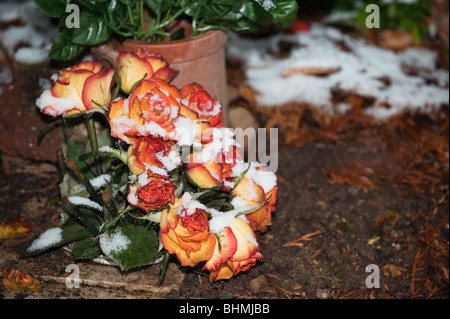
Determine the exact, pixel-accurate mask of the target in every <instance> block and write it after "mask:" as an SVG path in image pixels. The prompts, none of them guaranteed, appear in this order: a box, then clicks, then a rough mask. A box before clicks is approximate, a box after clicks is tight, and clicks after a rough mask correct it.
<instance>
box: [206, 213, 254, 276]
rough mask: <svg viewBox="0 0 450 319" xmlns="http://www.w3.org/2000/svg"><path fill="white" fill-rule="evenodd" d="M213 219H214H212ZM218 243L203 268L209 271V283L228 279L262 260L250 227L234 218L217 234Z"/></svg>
mask: <svg viewBox="0 0 450 319" xmlns="http://www.w3.org/2000/svg"><path fill="white" fill-rule="evenodd" d="M213 218H214V217H213ZM219 238H220V243H219V242H218V243H217V244H216V246H215V248H214V254H213V256H212V257H211V259H209V260H208V262H207V263H206V264H205V266H204V267H203V270H209V271H210V275H209V280H210V281H211V282H214V281H217V280H222V279H230V278H231V277H232V276H235V275H237V274H238V273H239V272H241V271H246V270H247V269H249V268H250V267H251V266H253V265H255V264H256V262H257V261H258V260H260V259H262V257H263V256H262V255H261V254H260V252H259V248H258V243H257V242H256V236H255V233H254V232H253V230H252V229H251V228H250V226H249V225H248V224H247V223H246V222H245V221H244V220H242V219H240V218H236V217H235V218H234V219H233V220H232V221H231V223H230V225H229V226H228V227H225V228H224V229H223V230H222V231H221V232H220V234H219Z"/></svg>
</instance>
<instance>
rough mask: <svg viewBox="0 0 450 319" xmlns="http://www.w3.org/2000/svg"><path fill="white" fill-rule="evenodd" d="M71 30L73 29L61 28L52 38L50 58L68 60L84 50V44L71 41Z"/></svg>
mask: <svg viewBox="0 0 450 319" xmlns="http://www.w3.org/2000/svg"><path fill="white" fill-rule="evenodd" d="M72 30H74V29H62V31H61V32H60V33H59V35H58V36H57V37H56V38H55V39H54V41H53V45H52V47H51V49H50V53H49V56H50V58H52V59H54V60H58V61H70V60H73V59H75V58H77V57H78V56H79V55H80V54H81V52H83V51H84V49H85V48H86V47H85V46H84V45H80V44H77V43H73V42H72V32H73V31H72Z"/></svg>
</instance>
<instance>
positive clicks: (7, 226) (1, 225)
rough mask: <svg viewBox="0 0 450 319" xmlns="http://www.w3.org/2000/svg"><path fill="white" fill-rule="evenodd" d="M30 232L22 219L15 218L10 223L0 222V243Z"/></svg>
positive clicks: (28, 226) (26, 223)
mask: <svg viewBox="0 0 450 319" xmlns="http://www.w3.org/2000/svg"><path fill="white" fill-rule="evenodd" d="M30 230H31V228H30V225H29V224H28V222H27V221H26V220H25V219H23V218H22V217H15V218H13V219H11V220H10V221H0V242H1V241H3V240H6V239H8V238H13V237H15V236H16V235H19V234H24V233H28V232H29V231H30Z"/></svg>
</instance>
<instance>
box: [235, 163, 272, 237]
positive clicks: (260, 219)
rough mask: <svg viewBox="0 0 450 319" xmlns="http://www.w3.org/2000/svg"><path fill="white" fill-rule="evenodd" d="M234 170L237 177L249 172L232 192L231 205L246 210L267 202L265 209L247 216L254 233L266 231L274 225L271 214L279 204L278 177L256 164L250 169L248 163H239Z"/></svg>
mask: <svg viewBox="0 0 450 319" xmlns="http://www.w3.org/2000/svg"><path fill="white" fill-rule="evenodd" d="M247 169H248V170H247ZM232 170H233V174H235V177H236V174H238V173H239V172H244V171H245V170H247V172H246V174H245V175H244V176H243V177H242V179H241V180H240V181H239V182H238V184H237V185H236V186H235V188H234V189H233V191H232V192H231V195H232V197H233V200H232V202H231V203H232V204H233V206H234V207H235V208H245V207H253V206H259V205H262V204H263V203H264V202H265V203H266V204H265V205H264V206H263V207H261V208H260V209H258V210H256V211H254V212H251V213H249V214H247V215H246V218H247V219H248V221H249V223H250V226H251V227H252V229H253V230H254V231H256V230H259V231H261V232H264V231H266V229H267V226H270V225H272V215H271V213H272V212H274V211H275V205H276V202H277V193H278V186H277V179H276V175H275V174H274V173H273V172H270V171H269V170H268V169H267V167H266V166H264V165H261V164H255V163H251V164H250V167H249V164H248V163H239V164H236V166H235V167H233V169H232Z"/></svg>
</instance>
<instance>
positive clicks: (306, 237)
mask: <svg viewBox="0 0 450 319" xmlns="http://www.w3.org/2000/svg"><path fill="white" fill-rule="evenodd" d="M320 234H322V232H321V231H315V232H313V233H309V234H306V235H303V236H302V237H300V238H297V239H295V240H293V241H290V242H288V243H286V244H284V245H283V247H293V246H297V247H302V246H304V244H303V243H301V241H311V240H312V238H311V237H314V236H317V235H320Z"/></svg>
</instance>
